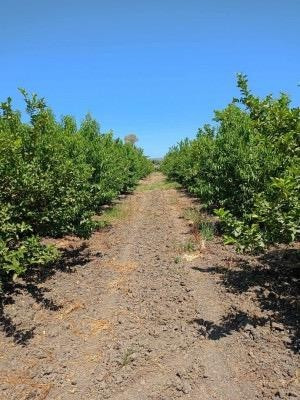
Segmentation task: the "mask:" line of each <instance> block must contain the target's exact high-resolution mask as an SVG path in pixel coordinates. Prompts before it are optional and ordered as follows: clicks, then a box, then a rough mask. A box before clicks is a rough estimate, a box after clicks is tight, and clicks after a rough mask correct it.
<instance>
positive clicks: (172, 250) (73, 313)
mask: <svg viewBox="0 0 300 400" xmlns="http://www.w3.org/2000/svg"><path fill="white" fill-rule="evenodd" d="M122 206H124V207H125V210H126V212H125V215H124V213H122V212H121V215H122V218H118V215H119V214H118V212H117V213H116V215H115V218H113V223H112V225H111V227H110V228H105V229H104V230H102V231H100V232H96V233H95V234H94V235H93V236H92V238H91V239H90V240H89V241H85V242H83V241H80V240H78V239H76V238H65V239H63V240H60V241H58V243H57V245H58V246H59V247H61V248H63V249H64V255H63V258H62V260H61V262H60V264H59V265H56V266H54V267H53V268H52V269H47V270H45V271H36V273H34V274H31V276H27V277H26V278H25V279H22V280H21V279H19V280H18V281H17V282H16V283H15V284H14V285H13V286H11V287H6V288H5V292H4V294H3V298H2V308H1V328H2V331H1V336H0V340H1V352H0V363H1V368H0V385H1V395H0V398H1V400H2V399H3V400H4V399H5V400H6V399H7V400H11V399H18V400H22V399H24V400H25V399H26V400H29V399H36V400H38V399H39V400H41V399H49V400H50V399H51V400H59V399H61V400H69V399H76V400H79V399H89V400H96V399H97V400H98V399H114V400H121V399H122V400H130V399H132V400H171V399H194V400H200V399H201V400H202V399H203V400H206V399H207V400H211V399H218V400H221V399H224V400H244V399H247V400H252V399H274V400H275V399H292V398H300V392H299V384H300V382H299V379H300V377H299V369H298V367H299V364H298V363H299V357H298V355H297V347H298V345H299V342H298V339H299V330H298V329H299V325H297V322H298V320H297V318H298V317H299V298H298V297H297V293H298V292H297V285H298V284H299V279H298V278H297V275H296V273H297V269H296V263H297V262H299V259H298V257H299V253H298V250H297V249H296V248H295V249H280V248H279V249H274V250H273V252H270V253H268V254H267V255H264V256H262V257H256V258H255V257H244V256H240V255H237V254H236V253H235V252H234V250H233V249H232V248H227V247H224V246H223V245H222V243H221V239H220V238H216V237H215V238H213V239H212V240H210V241H205V240H204V238H203V237H201V233H200V235H199V234H197V233H196V232H195V230H194V229H193V226H191V223H190V224H189V223H188V222H187V221H186V219H184V218H182V215H183V214H184V210H186V209H187V208H189V207H191V206H193V199H191V198H189V197H188V196H186V195H185V194H184V193H183V192H182V191H179V190H178V189H176V188H174V187H173V186H172V185H170V184H165V182H164V177H163V176H162V175H161V174H159V173H154V174H152V175H151V176H150V177H148V178H147V179H145V180H144V181H143V182H142V183H141V186H140V188H139V190H137V191H136V193H135V194H133V195H130V196H128V197H127V198H125V199H123V200H122V202H121V205H120V207H122ZM110 215H111V214H110ZM112 215H114V213H112ZM298 271H299V269H298Z"/></svg>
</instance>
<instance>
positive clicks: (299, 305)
mask: <svg viewBox="0 0 300 400" xmlns="http://www.w3.org/2000/svg"><path fill="white" fill-rule="evenodd" d="M225 261H226V260H225ZM194 269H195V270H199V271H201V272H207V273H211V274H219V275H220V277H221V283H222V284H223V285H224V286H225V287H226V288H227V290H229V291H230V292H232V293H235V294H236V295H239V294H242V293H245V292H250V291H251V292H252V293H255V296H256V299H257V301H258V304H259V307H260V309H261V311H262V312H264V314H265V315H266V316H267V317H266V318H262V319H254V320H253V318H252V317H251V316H249V315H247V314H246V313H243V312H241V311H237V312H236V313H235V314H229V315H227V316H225V317H224V318H223V320H222V322H221V324H220V325H215V324H214V323H212V322H210V321H205V320H201V319H198V320H194V321H193V322H195V323H197V324H198V325H199V326H200V330H201V329H202V330H203V329H204V328H205V330H206V335H207V337H208V338H210V339H213V340H217V339H219V338H221V337H223V336H226V335H229V334H231V333H232V332H233V331H239V330H241V329H242V328H243V327H244V326H246V325H247V324H248V325H249V324H250V325H252V326H254V327H256V326H257V325H265V324H267V323H270V325H271V327H272V323H273V324H274V323H277V324H278V323H279V324H282V325H283V326H284V328H285V330H286V332H287V333H288V335H289V337H290V339H291V340H290V343H288V344H287V345H288V346H289V347H290V348H291V349H293V350H294V351H295V352H297V351H299V350H300V301H299V291H300V290H299V289H300V251H299V250H297V249H276V250H272V251H269V252H267V253H266V254H264V255H262V256H260V257H257V259H256V260H255V261H252V262H251V261H247V260H245V259H244V260H243V259H239V260H238V261H237V263H236V265H235V266H234V267H231V268H229V267H225V266H212V267H204V268H203V267H194ZM274 326H275V325H274Z"/></svg>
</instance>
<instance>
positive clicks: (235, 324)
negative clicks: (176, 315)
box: [192, 311, 268, 340]
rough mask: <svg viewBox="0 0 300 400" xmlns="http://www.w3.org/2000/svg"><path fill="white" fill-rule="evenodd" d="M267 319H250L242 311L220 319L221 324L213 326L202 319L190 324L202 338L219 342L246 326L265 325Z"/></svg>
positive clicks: (213, 324)
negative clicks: (194, 326) (195, 327)
mask: <svg viewBox="0 0 300 400" xmlns="http://www.w3.org/2000/svg"><path fill="white" fill-rule="evenodd" d="M267 321H268V318H257V317H250V316H249V315H248V314H247V313H245V312H243V311H238V312H236V313H234V312H232V313H229V314H227V315H226V316H224V317H223V318H222V321H221V324H215V323H213V322H211V321H207V320H204V319H202V318H196V319H194V320H193V321H192V322H193V323H195V324H197V327H198V331H199V333H200V334H201V335H202V336H205V337H206V338H208V339H211V340H219V339H221V338H222V337H225V336H228V335H230V334H231V333H233V332H235V331H240V330H242V329H244V328H245V327H247V326H253V327H257V326H262V325H265V324H266V323H267Z"/></svg>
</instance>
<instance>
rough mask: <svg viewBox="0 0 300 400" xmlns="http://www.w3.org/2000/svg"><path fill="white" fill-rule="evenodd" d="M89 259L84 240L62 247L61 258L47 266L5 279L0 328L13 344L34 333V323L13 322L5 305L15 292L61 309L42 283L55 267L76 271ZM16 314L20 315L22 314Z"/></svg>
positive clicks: (55, 271) (23, 342)
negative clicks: (79, 243) (77, 244)
mask: <svg viewBox="0 0 300 400" xmlns="http://www.w3.org/2000/svg"><path fill="white" fill-rule="evenodd" d="M98 256H99V255H98ZM91 259H92V257H91V253H90V251H89V249H88V246H87V244H86V243H85V242H84V243H82V244H81V245H80V246H79V247H77V248H67V249H63V250H62V252H61V258H60V260H59V261H58V262H56V263H53V264H52V265H50V266H48V267H43V268H39V267H36V268H32V269H30V270H28V271H27V273H26V275H25V276H24V277H23V278H22V279H19V280H18V281H17V282H11V281H6V282H5V281H4V282H3V286H2V292H1V295H0V329H1V330H2V331H3V332H4V334H5V335H6V336H7V337H11V338H12V339H13V341H14V342H15V343H16V344H20V345H22V346H26V344H28V342H29V341H30V339H32V338H33V337H34V331H35V327H32V328H30V329H23V328H22V322H21V323H20V322H18V323H16V322H15V321H14V318H13V317H12V316H11V315H9V312H8V311H7V309H6V308H7V306H9V305H12V304H15V303H16V299H17V297H18V296H24V295H25V297H26V295H29V296H30V297H31V298H32V299H33V300H34V301H35V302H36V303H37V304H40V305H41V306H42V307H43V308H45V309H47V310H50V311H58V310H60V309H61V308H62V307H63V306H62V305H61V304H58V303H57V302H56V301H55V300H54V299H51V298H48V296H47V294H48V293H50V292H51V290H50V289H49V288H47V287H44V286H42V284H43V283H44V282H45V281H47V280H48V279H49V278H51V277H52V276H53V275H55V274H56V273H57V272H58V271H60V272H64V273H67V274H71V273H73V272H75V269H76V268H78V267H84V266H85V265H86V264H87V263H88V262H89V261H91ZM25 307H26V306H25ZM28 307H30V305H29V306H28ZM19 317H20V318H21V319H22V315H19Z"/></svg>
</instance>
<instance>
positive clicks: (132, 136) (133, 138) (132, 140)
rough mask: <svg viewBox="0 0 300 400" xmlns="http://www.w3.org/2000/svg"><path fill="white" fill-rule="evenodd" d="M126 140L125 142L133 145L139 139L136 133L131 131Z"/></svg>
mask: <svg viewBox="0 0 300 400" xmlns="http://www.w3.org/2000/svg"><path fill="white" fill-rule="evenodd" d="M124 140H125V143H131V144H132V145H134V144H135V143H136V142H137V141H138V140H139V139H138V137H137V136H136V134H135V133H129V134H128V135H126V136H125V138H124Z"/></svg>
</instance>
